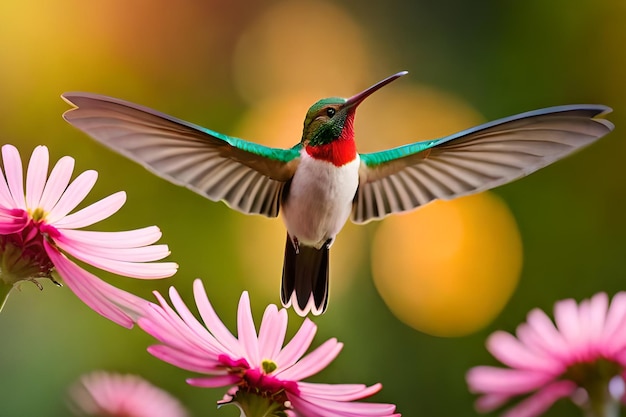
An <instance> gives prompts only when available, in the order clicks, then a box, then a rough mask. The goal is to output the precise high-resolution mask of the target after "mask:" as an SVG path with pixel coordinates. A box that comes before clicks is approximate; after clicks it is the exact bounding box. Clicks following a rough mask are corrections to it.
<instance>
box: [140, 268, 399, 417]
mask: <svg viewBox="0 0 626 417" xmlns="http://www.w3.org/2000/svg"><path fill="white" fill-rule="evenodd" d="M193 289H194V297H195V301H196V305H197V307H198V311H199V312H200V316H201V317H202V320H203V321H204V325H203V324H202V323H200V322H199V321H198V320H197V319H196V318H195V317H194V315H193V314H192V313H191V312H190V311H189V309H188V308H187V306H186V305H185V303H184V302H183V301H182V299H181V298H180V296H179V295H178V292H176V289H175V288H173V287H172V288H170V299H171V302H172V305H173V307H174V308H175V309H176V310H174V309H173V308H172V307H170V306H169V305H168V303H167V301H165V299H164V298H163V297H162V296H161V295H160V294H159V293H157V292H155V295H156V297H157V299H158V300H159V303H160V305H152V309H151V310H150V311H149V312H148V314H147V315H146V316H145V317H140V318H139V320H138V324H139V326H140V327H141V328H142V329H143V330H145V331H146V332H147V333H149V334H151V335H152V336H154V337H155V338H156V339H158V340H159V341H160V342H161V343H162V344H160V345H155V346H151V347H149V348H148V351H149V352H150V353H151V354H152V355H154V356H156V357H157V358H159V359H161V360H163V361H165V362H168V363H170V364H172V365H174V366H177V367H179V368H182V369H186V370H189V371H192V372H197V373H200V374H204V375H205V376H201V377H197V378H191V379H188V380H187V383H189V384H191V385H194V386H198V387H209V388H216V387H230V390H229V391H228V394H227V395H226V397H225V402H228V401H230V400H233V401H235V402H236V403H238V405H239V406H240V407H241V408H242V409H243V410H246V406H247V405H248V404H245V402H246V401H247V398H249V396H250V395H253V396H257V397H262V398H264V399H269V400H270V402H271V403H272V406H273V407H274V408H272V409H273V410H276V409H278V411H281V412H283V413H287V414H288V415H290V416H298V417H304V416H307V417H318V416H319V417H321V416H324V417H334V416H336V417H348V416H360V417H364V416H399V414H394V410H395V406H394V405H391V404H378V403H364V402H352V401H354V400H359V399H362V398H365V397H369V396H370V395H373V394H374V393H376V392H378V391H379V390H380V388H381V385H380V384H376V385H373V386H370V387H367V386H365V385H360V384H346V385H343V384H342V385H329V384H316V383H307V382H301V380H302V379H304V378H307V377H309V376H311V375H313V374H315V373H317V372H319V371H321V370H322V369H324V368H325V367H326V366H327V365H328V364H329V363H330V362H332V360H333V359H335V357H336V356H337V355H338V354H339V352H340V351H341V348H342V347H343V345H342V344H341V343H339V342H337V340H336V339H330V340H328V341H326V342H325V343H323V344H322V345H321V346H319V347H318V348H317V349H315V350H314V351H312V352H310V353H309V354H308V355H306V356H304V357H303V355H304V353H305V352H306V351H307V349H308V348H309V346H310V345H311V342H312V341H313V337H314V336H315V332H316V330H317V327H316V326H315V324H314V323H313V322H312V321H310V320H309V319H305V320H304V322H303V323H302V326H301V327H300V329H299V330H298V332H297V333H296V334H295V336H294V337H293V338H292V339H291V340H290V341H289V343H287V344H286V345H285V346H284V347H283V342H284V340H285V332H286V330H287V311H286V310H285V309H281V310H280V311H279V310H278V308H277V307H276V306H275V305H269V306H268V307H267V308H266V310H265V314H264V315H263V320H262V322H261V326H260V328H259V332H258V335H257V332H256V330H255V325H254V321H253V319H252V313H251V311H250V300H249V298H248V293H247V292H244V293H243V294H242V295H241V299H240V301H239V309H238V314H237V329H238V337H235V336H233V335H232V333H231V332H230V331H229V330H228V329H227V328H226V326H224V324H223V323H222V322H221V320H220V319H219V317H218V316H217V314H216V313H215V311H214V310H213V307H212V306H211V303H210V302H209V300H208V298H207V296H206V293H205V291H204V287H203V285H202V282H201V281H200V280H199V279H197V280H195V281H194V284H193ZM205 326H206V327H205ZM246 415H248V417H251V416H250V415H249V414H246ZM264 415H265V414H264ZM268 415H269V414H268ZM272 415H273V414H272Z"/></svg>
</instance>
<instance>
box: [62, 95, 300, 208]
mask: <svg viewBox="0 0 626 417" xmlns="http://www.w3.org/2000/svg"><path fill="white" fill-rule="evenodd" d="M62 97H63V99H64V100H65V101H67V102H68V103H70V104H72V105H73V106H75V108H74V109H70V110H68V111H67V112H65V114H64V115H63V118H64V119H65V120H67V121H68V122H69V123H70V124H72V125H73V126H75V127H77V128H78V129H80V130H82V131H84V132H85V133H87V134H88V135H90V136H91V137H93V138H94V139H96V140H97V141H98V142H100V143H102V144H104V145H106V146H108V147H109V148H111V149H113V150H114V151H116V152H119V153H121V154H122V155H124V156H126V157H128V158H130V159H132V160H134V161H136V162H138V163H140V164H141V165H143V166H144V167H146V168H147V169H148V170H150V171H152V172H153V173H155V174H156V175H158V176H160V177H163V178H165V179H167V180H169V181H171V182H173V183H175V184H178V185H182V186H185V187H187V188H190V189H191V190H193V191H195V192H197V193H198V194H200V195H203V196H205V197H207V198H208V199H210V200H213V201H219V200H222V201H224V202H226V203H227V204H228V205H229V206H230V207H231V208H233V209H235V210H238V211H240V212H243V213H246V214H262V215H265V216H268V217H276V216H277V215H278V210H279V207H280V198H281V193H282V190H283V187H284V185H285V184H286V182H287V181H289V180H290V179H291V177H292V176H293V173H294V172H295V169H296V167H297V165H298V162H299V157H300V152H299V149H298V148H297V147H294V148H291V149H278V148H269V147H266V146H262V145H258V144H255V143H252V142H247V141H244V140H242V139H238V138H234V137H231V136H226V135H223V134H221V133H218V132H214V131H212V130H209V129H206V128H203V127H201V126H197V125H194V124H192V123H188V122H185V121H183V120H179V119H176V118H174V117H171V116H168V115H166V114H163V113H160V112H157V111H155V110H152V109H149V108H147V107H143V106H139V105H136V104H133V103H129V102H126V101H123V100H119V99H115V98H111V97H106V96H101V95H97V94H90V93H65V94H63V95H62Z"/></svg>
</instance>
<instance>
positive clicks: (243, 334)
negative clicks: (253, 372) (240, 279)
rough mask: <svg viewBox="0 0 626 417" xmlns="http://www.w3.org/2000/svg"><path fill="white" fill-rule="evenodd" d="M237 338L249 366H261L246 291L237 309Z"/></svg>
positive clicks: (257, 342)
mask: <svg viewBox="0 0 626 417" xmlns="http://www.w3.org/2000/svg"><path fill="white" fill-rule="evenodd" d="M237 336H238V339H239V343H241V346H242V347H243V350H244V352H245V356H244V357H245V358H246V360H247V361H248V363H250V364H256V365H260V364H261V359H260V358H259V341H258V339H257V334H256V328H255V327H254V320H253V319H252V311H251V308H250V296H249V295H248V292H247V291H244V292H243V293H242V294H241V298H240V299H239V307H238V309H237Z"/></svg>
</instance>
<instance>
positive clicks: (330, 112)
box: [326, 107, 335, 117]
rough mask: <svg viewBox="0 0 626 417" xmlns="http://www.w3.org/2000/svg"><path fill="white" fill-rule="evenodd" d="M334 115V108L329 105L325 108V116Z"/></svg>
mask: <svg viewBox="0 0 626 417" xmlns="http://www.w3.org/2000/svg"><path fill="white" fill-rule="evenodd" d="M334 115H335V109H333V108H332V107H329V108H327V109H326V116H328V117H333V116H334Z"/></svg>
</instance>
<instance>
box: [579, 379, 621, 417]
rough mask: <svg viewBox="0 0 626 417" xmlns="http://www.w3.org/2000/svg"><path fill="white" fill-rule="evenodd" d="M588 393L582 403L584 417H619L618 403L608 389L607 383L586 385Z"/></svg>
mask: <svg viewBox="0 0 626 417" xmlns="http://www.w3.org/2000/svg"><path fill="white" fill-rule="evenodd" d="M589 388H591V389H589ZM588 394H589V400H588V401H587V403H586V404H584V405H583V410H584V414H585V417H619V411H620V404H619V401H617V400H616V399H615V398H614V397H613V395H612V394H611V392H610V391H609V387H608V384H596V385H595V386H594V385H592V386H591V387H588Z"/></svg>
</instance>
